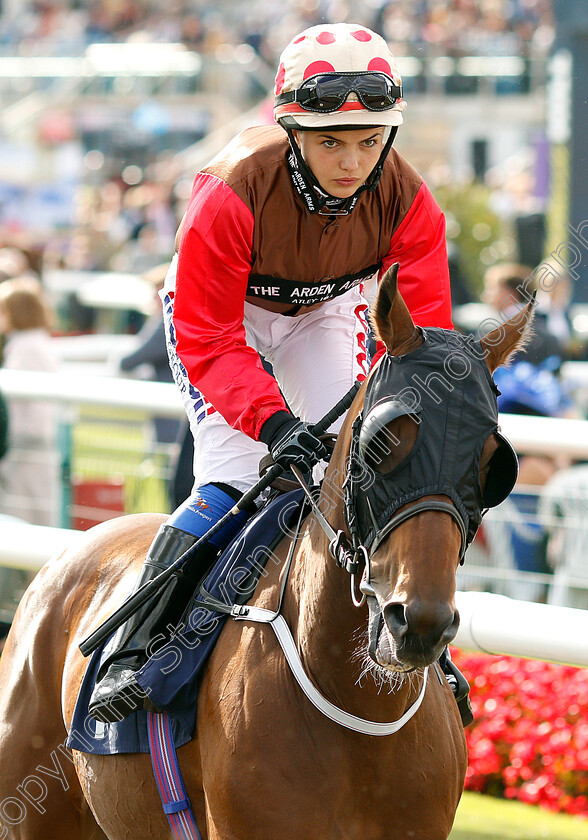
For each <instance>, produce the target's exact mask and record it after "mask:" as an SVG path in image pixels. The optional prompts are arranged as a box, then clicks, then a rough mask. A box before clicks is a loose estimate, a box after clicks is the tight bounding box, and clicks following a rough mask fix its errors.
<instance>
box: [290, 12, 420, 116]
mask: <svg viewBox="0 0 588 840" xmlns="http://www.w3.org/2000/svg"><path fill="white" fill-rule="evenodd" d="M275 95H276V98H275V104H274V119H275V120H276V122H278V123H280V125H282V127H283V128H286V129H315V130H317V129H322V128H335V127H337V128H343V127H345V128H358V127H360V126H375V125H378V126H380V125H383V126H399V125H401V124H402V122H403V119H402V112H403V111H404V109H405V108H406V102H405V101H404V99H402V79H401V78H400V74H399V73H398V69H397V67H396V61H395V59H394V56H393V55H392V53H391V52H390V49H389V48H388V45H387V44H386V41H385V40H384V39H383V38H382V37H381V36H380V35H378V34H376V33H375V32H372V31H371V30H370V29H367V28H366V27H365V26H360V25H359V24H350V23H335V24H319V25H318V26H311V27H310V29H305V30H304V32H301V33H300V34H299V35H296V36H295V37H294V38H293V39H292V40H291V41H290V43H289V44H288V45H287V46H286V47H285V49H284V51H283V52H282V55H281V56H280V62H279V66H278V72H277V74H276V84H275Z"/></svg>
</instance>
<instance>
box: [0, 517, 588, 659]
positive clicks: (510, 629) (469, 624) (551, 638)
mask: <svg viewBox="0 0 588 840" xmlns="http://www.w3.org/2000/svg"><path fill="white" fill-rule="evenodd" d="M0 533H1V535H2V537H1V551H0V565H6V566H11V567H15V568H20V569H26V570H27V571H30V572H35V571H38V570H39V569H40V568H41V566H42V565H43V564H44V563H45V562H47V561H48V560H50V559H51V558H52V557H56V556H57V555H59V554H60V553H61V552H62V551H64V550H65V549H66V548H68V547H70V546H74V545H75V543H76V542H78V541H81V540H82V539H83V532H80V531H71V530H67V529H61V528H46V527H42V526H40V525H26V524H23V523H19V522H8V521H5V522H2V523H1V524H0ZM457 607H458V609H459V612H460V616H461V623H460V628H459V631H458V634H457V637H456V639H455V644H456V645H457V647H461V648H464V649H466V650H477V651H482V652H484V653H493V654H499V653H501V654H507V655H512V656H522V657H526V658H529V659H542V660H544V661H546V662H558V663H562V664H566V665H576V666H578V667H588V610H576V609H571V608H569V607H554V606H548V605H546V604H534V603H530V602H526V601H515V600H513V599H512V598H507V597H505V596H504V595H491V594H489V593H487V592H458V593H457Z"/></svg>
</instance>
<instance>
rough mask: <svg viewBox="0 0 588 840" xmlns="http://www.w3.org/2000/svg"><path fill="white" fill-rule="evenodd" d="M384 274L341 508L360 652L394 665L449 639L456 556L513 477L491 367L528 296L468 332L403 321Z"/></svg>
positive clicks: (517, 332)
mask: <svg viewBox="0 0 588 840" xmlns="http://www.w3.org/2000/svg"><path fill="white" fill-rule="evenodd" d="M396 275H397V266H393V267H392V268H391V269H390V270H389V271H388V272H387V273H386V275H385V276H384V278H383V280H382V282H381V284H380V287H379V291H378V296H377V298H376V301H375V305H374V307H373V313H372V320H373V323H374V327H375V329H376V332H377V334H378V336H379V338H380V339H381V340H382V341H383V342H384V344H385V345H386V348H387V353H386V354H385V355H384V356H383V358H382V359H381V360H380V361H379V362H378V364H377V365H376V366H375V367H374V369H373V371H372V373H371V375H370V377H369V380H368V382H367V386H366V389H365V391H364V394H363V397H364V398H363V406H362V407H361V410H360V411H359V413H358V414H357V416H356V417H355V419H354V421H353V425H352V433H351V442H350V455H349V461H348V477H347V481H346V485H345V508H346V519H347V528H348V530H349V532H350V534H351V537H352V539H353V543H354V548H355V550H356V551H358V552H359V553H362V554H364V556H365V557H366V558H369V559H367V563H366V572H365V573H364V576H363V579H362V584H361V589H362V592H363V593H364V594H365V595H366V596H367V602H368V605H369V610H370V622H369V624H370V627H369V653H370V657H371V658H372V659H373V661H374V662H375V663H377V665H379V666H381V667H383V668H385V669H387V670H390V671H400V672H402V671H408V670H412V669H414V668H417V667H422V666H425V665H429V664H431V663H432V662H434V661H436V659H437V658H438V657H439V655H440V654H441V652H442V651H443V648H444V647H445V645H446V644H448V643H449V642H451V641H452V639H453V638H454V637H455V634H456V632H457V628H458V626H459V615H458V612H457V610H456V609H455V600H454V599H455V573H456V570H457V566H458V564H459V562H460V561H461V560H462V559H463V555H464V552H465V549H466V548H467V546H468V545H469V543H470V542H471V541H472V539H473V538H474V535H475V533H476V530H477V528H478V526H479V524H480V522H481V519H482V515H483V512H484V510H485V509H486V508H488V507H492V506H494V505H497V504H499V503H500V502H501V501H503V500H504V499H505V498H506V496H507V495H508V494H509V493H510V491H511V490H512V487H513V485H514V482H515V480H516V476H517V460H516V455H515V453H514V451H513V449H512V447H511V446H510V444H509V443H508V441H507V440H506V439H505V438H504V437H502V435H501V434H500V433H499V431H498V425H497V418H498V409H497V403H496V397H497V389H496V386H495V385H494V383H493V380H492V372H493V371H494V370H495V368H496V367H497V366H498V365H500V364H502V363H503V362H504V361H505V360H506V359H507V358H508V356H509V355H510V354H511V353H512V352H513V351H514V350H515V349H516V348H517V347H519V346H520V344H521V340H522V335H523V333H524V331H525V328H526V327H527V324H528V322H529V320H530V318H531V315H532V304H531V305H529V306H528V307H527V308H526V309H525V310H523V311H521V313H519V314H518V315H517V316H516V317H515V318H513V319H511V320H509V321H506V322H505V323H504V324H503V325H502V326H501V327H499V328H498V329H496V330H495V331H493V332H491V333H489V334H488V335H487V336H486V337H485V338H483V339H482V340H481V341H476V340H474V339H473V338H472V337H471V336H470V337H466V336H463V335H460V334H459V333H457V332H453V331H451V330H442V329H420V328H418V327H415V325H414V323H413V321H412V318H411V316H410V314H409V312H408V309H407V307H406V305H405V303H404V301H403V300H402V297H401V296H400V294H399V293H398V290H397V284H396ZM364 549H365V551H364Z"/></svg>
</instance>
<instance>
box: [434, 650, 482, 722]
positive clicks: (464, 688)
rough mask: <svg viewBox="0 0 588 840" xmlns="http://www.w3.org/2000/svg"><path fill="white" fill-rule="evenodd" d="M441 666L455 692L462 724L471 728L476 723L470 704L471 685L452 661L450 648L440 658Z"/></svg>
mask: <svg viewBox="0 0 588 840" xmlns="http://www.w3.org/2000/svg"><path fill="white" fill-rule="evenodd" d="M439 665H440V666H441V669H442V671H443V673H444V674H445V676H446V677H447V682H448V683H449V686H450V688H451V690H452V691H453V694H454V697H455V700H456V703H457V708H458V709H459V713H460V715H461V722H462V723H463V725H464V727H466V726H469V725H470V723H473V722H474V714H473V712H472V706H471V703H470V684H469V683H468V681H467V680H466V678H465V677H464V675H463V674H462V673H461V671H460V670H459V668H458V667H457V666H456V665H455V664H454V663H453V662H452V661H451V656H450V654H449V648H445V650H444V651H443V653H442V654H441V656H440V657H439Z"/></svg>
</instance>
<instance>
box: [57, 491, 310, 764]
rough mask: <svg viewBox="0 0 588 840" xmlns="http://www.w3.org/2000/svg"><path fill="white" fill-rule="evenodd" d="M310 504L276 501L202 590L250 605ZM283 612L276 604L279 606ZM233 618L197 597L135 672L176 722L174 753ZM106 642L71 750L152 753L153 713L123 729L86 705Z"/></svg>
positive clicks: (86, 683)
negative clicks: (95, 715)
mask: <svg viewBox="0 0 588 840" xmlns="http://www.w3.org/2000/svg"><path fill="white" fill-rule="evenodd" d="M303 504H304V493H303V491H302V490H294V491H292V492H291V493H286V494H284V495H281V496H278V497H277V498H275V499H273V500H272V501H270V502H269V503H268V504H267V505H266V506H265V507H264V508H262V509H261V510H260V511H259V512H258V513H257V514H255V516H254V517H253V518H252V519H250V520H249V522H248V523H247V525H246V526H245V528H244V529H243V530H242V531H241V532H240V533H239V534H237V536H236V537H235V538H234V539H233V540H232V542H231V543H230V544H229V545H228V546H227V548H226V549H225V550H224V551H223V552H222V554H221V555H220V557H219V558H218V560H217V562H216V563H215V565H214V567H213V569H212V570H211V571H210V573H209V575H208V577H207V578H206V580H205V582H204V589H205V590H206V592H207V593H208V594H210V595H211V596H213V597H214V598H215V599H217V600H219V601H221V602H223V603H224V604H226V605H227V606H229V607H230V606H231V605H232V604H234V603H246V602H247V601H248V600H249V598H250V597H251V595H252V594H253V591H254V589H255V585H256V584H257V581H258V579H259V576H260V575H261V574H263V570H264V568H265V565H266V564H267V562H268V560H269V558H270V557H271V555H272V550H273V548H275V546H276V545H277V543H278V542H279V541H280V540H281V539H282V537H283V536H284V534H285V533H288V532H289V528H290V526H291V524H292V523H293V522H294V521H295V519H296V518H297V516H299V515H300V513H301V508H302V506H303ZM276 606H277V605H276ZM227 618H228V616H227V615H223V614H222V613H218V612H213V611H211V610H209V609H207V608H206V607H205V606H202V595H201V594H199V595H197V597H196V598H195V600H194V601H193V604H192V609H191V611H190V614H189V617H188V619H187V621H186V623H185V626H184V628H183V629H182V631H181V632H179V633H178V634H176V635H174V636H172V638H171V639H170V640H169V641H168V642H167V643H166V644H164V645H163V646H162V647H161V648H159V649H158V650H157V651H156V652H155V653H154V654H153V656H152V657H151V658H150V659H149V660H148V661H147V663H146V664H145V665H144V666H143V667H142V668H141V670H140V671H138V672H137V681H138V682H139V684H140V685H141V686H142V687H143V688H145V689H146V690H148V693H149V697H150V699H151V700H152V701H153V703H154V705H155V706H156V707H157V708H158V709H162V710H163V709H165V710H166V711H167V712H168V713H169V715H170V717H171V721H172V727H173V735H174V740H175V744H176V747H180V746H182V744H186V743H187V742H188V741H190V740H191V739H192V736H193V734H194V729H195V726H196V709H197V704H198V687H199V682H200V677H201V675H202V672H203V670H204V667H205V665H206V662H207V660H208V657H209V656H210V653H211V652H212V650H213V648H214V645H215V643H216V641H217V639H218V637H219V635H220V633H221V630H222V629H223V626H224V623H225V621H226V619H227ZM108 644H109V643H108V642H106V643H105V645H104V647H102V648H98V650H96V651H94V653H93V654H92V656H91V658H90V663H89V665H88V669H87V671H86V674H85V676H84V679H83V681H82V685H81V688H80V693H79V695H78V699H77V702H76V707H75V710H74V714H73V718H72V722H71V726H70V729H69V735H68V739H67V746H68V747H70V748H71V749H74V750H80V751H81V752H86V753H93V754H96V755H112V754H114V753H135V752H146V753H148V752H149V739H148V735H147V712H146V711H144V710H142V709H140V710H139V711H137V712H133V714H131V715H129V717H127V718H125V719H124V720H122V721H120V722H118V723H111V724H104V723H101V722H99V721H97V720H94V719H93V718H91V717H90V716H89V714H88V703H89V700H90V695H91V693H92V690H93V688H94V683H95V681H96V674H97V672H98V668H99V667H100V662H101V660H102V657H103V656H104V655H107V653H108Z"/></svg>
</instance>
